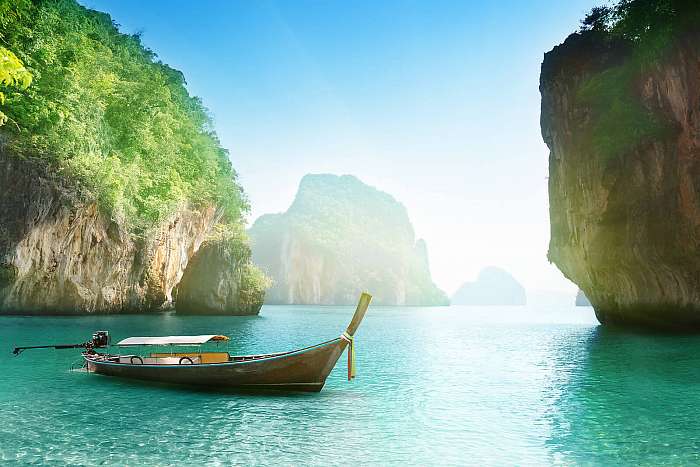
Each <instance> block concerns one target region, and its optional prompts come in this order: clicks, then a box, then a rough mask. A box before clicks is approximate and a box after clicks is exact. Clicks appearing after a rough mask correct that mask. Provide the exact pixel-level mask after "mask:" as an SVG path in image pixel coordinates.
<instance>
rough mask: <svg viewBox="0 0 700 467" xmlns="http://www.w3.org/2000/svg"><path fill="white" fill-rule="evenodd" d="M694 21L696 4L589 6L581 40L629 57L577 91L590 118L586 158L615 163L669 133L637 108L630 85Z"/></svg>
mask: <svg viewBox="0 0 700 467" xmlns="http://www.w3.org/2000/svg"><path fill="white" fill-rule="evenodd" d="M699 20H700V2H699V1H697V0H621V1H619V2H618V3H616V4H615V5H614V6H609V7H608V6H601V7H595V8H593V9H592V10H591V12H590V13H589V14H588V15H587V16H586V17H585V19H584V20H583V21H582V25H581V35H582V36H586V37H587V38H588V39H590V40H592V41H593V42H595V43H599V44H606V43H608V44H618V45H619V44H620V43H622V44H626V45H627V46H628V48H627V49H628V50H629V51H630V52H631V53H630V54H629V56H628V57H627V58H626V59H625V61H624V62H623V63H621V64H620V65H617V66H614V67H611V68H608V69H606V70H603V71H601V72H600V73H596V74H594V75H593V76H591V77H590V78H588V79H587V80H586V81H584V82H583V83H582V84H581V86H580V88H579V91H578V94H577V98H578V99H580V101H581V102H582V103H585V104H587V105H588V106H589V108H590V109H591V110H592V115H593V116H594V118H593V119H592V120H591V121H590V125H589V130H590V133H589V134H588V135H587V137H586V138H585V141H586V143H584V144H586V145H587V146H589V149H590V151H591V152H592V153H594V154H598V155H599V156H600V157H601V158H602V159H603V160H604V161H605V162H611V161H615V160H617V159H619V158H621V157H624V156H625V154H627V153H629V152H630V151H631V150H632V149H634V148H635V147H637V146H638V145H639V144H642V143H645V142H649V141H652V140H655V139H658V138H659V137H661V136H663V135H664V134H666V133H667V132H669V131H673V129H672V128H669V127H668V126H667V125H665V124H664V123H663V119H662V118H659V116H657V115H654V114H653V113H652V112H650V111H649V110H648V109H646V108H645V107H644V106H643V105H641V103H640V99H639V97H638V92H639V91H638V89H637V87H636V82H637V80H638V77H639V76H640V72H642V71H643V70H645V69H648V67H649V65H650V64H653V63H654V62H655V61H656V60H657V59H658V58H659V57H662V56H663V53H664V51H666V50H668V49H669V47H670V46H671V45H672V44H673V43H674V41H675V40H676V39H677V38H679V37H681V36H682V34H683V33H684V32H686V31H688V30H689V29H690V28H693V27H697V25H698V24H699V23H700V21H699ZM617 49H618V50H620V49H621V48H620V47H617Z"/></svg>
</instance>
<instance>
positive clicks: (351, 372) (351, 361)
mask: <svg viewBox="0 0 700 467" xmlns="http://www.w3.org/2000/svg"><path fill="white" fill-rule="evenodd" d="M340 338H341V339H343V340H344V341H345V342H347V343H348V344H349V345H350V348H349V349H348V381H351V380H352V379H353V378H355V373H356V370H357V369H356V367H355V337H354V336H351V335H350V334H348V332H347V331H345V332H344V333H343V334H342V335H341V336H340Z"/></svg>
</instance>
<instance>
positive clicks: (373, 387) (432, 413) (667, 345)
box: [0, 306, 700, 465]
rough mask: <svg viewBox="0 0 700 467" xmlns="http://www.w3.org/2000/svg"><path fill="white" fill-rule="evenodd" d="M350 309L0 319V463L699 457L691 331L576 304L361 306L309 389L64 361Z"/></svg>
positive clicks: (309, 332) (256, 336)
mask: <svg viewBox="0 0 700 467" xmlns="http://www.w3.org/2000/svg"><path fill="white" fill-rule="evenodd" d="M352 312H353V308H352V307H301V306H299V307H297V306H287V307H284V306H265V307H264V308H263V310H262V312H261V315H260V316H257V317H195V316H176V315H174V314H171V313H165V314H156V315H150V316H144V315H138V316H133V315H131V316H86V317H58V318H46V317H17V316H13V317H2V318H0V344H1V345H2V353H0V368H1V369H2V378H1V379H0V463H5V464H14V463H17V464H24V463H36V464H42V465H47V464H48V465H51V464H58V465H63V464H66V463H69V464H81V465H83V464H84V465H92V464H97V465H104V464H106V465H124V464H130V465H138V464H148V465H154V464H157V465H192V464H205V463H206V464H208V465H217V464H232V463H233V464H241V465H261V464H276V465H341V464H347V463H349V462H352V463H354V464H358V465H361V464H373V465H399V464H411V465H465V464H468V465H484V464H489V465H513V464H518V465H524V464H532V465H549V464H552V463H560V464H572V463H586V464H598V465H611V464H616V465H620V464H625V465H627V464H629V465H632V464H645V465H659V464H665V463H667V464H673V465H678V464H697V463H698V462H700V417H698V416H697V407H699V406H700V337H693V336H653V335H640V334H633V333H626V332H621V331H611V330H604V329H602V328H600V327H599V326H597V323H596V321H595V318H594V316H593V312H592V310H591V309H590V308H586V307H578V308H575V307H564V308H537V307H517V308H516V307H514V308H508V307H445V308H392V307H371V308H370V311H369V312H368V315H367V317H366V318H365V321H364V322H363V324H362V326H361V328H360V330H359V332H358V334H357V338H356V343H357V351H358V354H357V365H358V377H357V379H356V380H355V381H353V382H347V381H346V367H345V365H346V363H345V357H342V358H341V360H340V361H339V363H338V365H337V367H336V368H335V370H334V371H333V373H332V374H331V376H330V377H329V379H328V381H327V384H326V387H325V388H324V390H323V391H322V392H321V393H318V394H296V393H279V394H277V393H265V394H237V393H227V394H220V393H215V392H211V391H196V390H189V389H182V388H176V387H171V386H162V385H151V384H146V383H139V382H131V381H125V380H119V379H115V378H109V377H104V376H99V375H94V374H86V373H81V372H71V371H69V368H70V365H71V363H72V362H74V361H78V360H79V352H78V351H73V350H61V351H55V350H45V351H41V350H37V351H27V352H25V353H24V354H22V355H21V356H20V357H12V356H11V355H10V350H11V347H12V346H13V345H15V344H17V345H20V344H33V343H53V342H55V343H72V342H82V341H84V340H86V339H87V338H88V337H89V336H90V335H91V333H92V332H93V331H94V330H97V329H108V330H109V331H110V332H111V334H112V335H113V338H114V339H115V340H116V339H120V338H123V337H127V336H131V335H168V334H199V333H201V334H205V333H206V334H209V333H223V334H227V335H229V336H231V338H232V344H231V347H230V350H231V351H232V352H235V353H254V352H271V351H282V350H288V349H292V348H295V347H302V346H305V345H309V344H313V343H316V342H320V341H323V340H326V339H328V338H331V337H333V336H335V335H338V334H340V332H342V331H343V329H344V328H345V326H346V325H347V323H348V321H349V319H350V317H351V315H352Z"/></svg>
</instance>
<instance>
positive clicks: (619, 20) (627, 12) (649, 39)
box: [581, 0, 700, 46]
mask: <svg viewBox="0 0 700 467" xmlns="http://www.w3.org/2000/svg"><path fill="white" fill-rule="evenodd" d="M698 20H700V2H698V1H697V0H620V1H619V2H618V3H617V4H615V5H614V6H610V7H608V6H599V7H594V8H593V9H592V10H591V11H590V13H588V15H586V17H585V18H584V19H583V21H581V31H600V32H607V33H609V34H610V35H612V36H614V37H617V38H622V39H627V40H630V41H633V42H636V43H643V44H644V45H646V46H649V45H653V43H654V42H658V41H659V39H660V38H661V37H669V36H674V35H677V34H679V33H681V32H683V31H684V30H686V29H687V28H688V27H691V26H693V25H697V22H698Z"/></svg>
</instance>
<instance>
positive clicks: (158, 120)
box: [0, 0, 248, 231]
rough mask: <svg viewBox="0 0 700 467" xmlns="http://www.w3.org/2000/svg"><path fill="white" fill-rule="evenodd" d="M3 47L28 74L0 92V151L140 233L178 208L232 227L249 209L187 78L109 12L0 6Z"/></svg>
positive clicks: (1, 2) (48, 5)
mask: <svg viewBox="0 0 700 467" xmlns="http://www.w3.org/2000/svg"><path fill="white" fill-rule="evenodd" d="M0 40H2V43H3V45H5V46H7V48H8V49H9V50H12V51H13V52H14V53H15V54H16V57H17V58H18V61H21V62H23V63H24V66H25V67H26V69H27V71H28V72H29V73H31V75H33V77H34V79H33V82H32V86H31V87H29V88H28V89H27V90H26V91H24V92H16V91H14V90H12V91H11V90H9V89H8V92H7V93H6V98H7V104H8V107H7V109H6V110H5V112H6V113H7V116H8V117H9V118H11V119H12V120H13V121H14V122H16V125H6V126H4V127H3V136H4V138H3V139H4V140H5V142H6V145H5V148H6V151H5V155H13V156H16V157H24V158H29V157H30V158H36V159H40V160H43V161H45V162H46V163H47V164H49V165H51V166H52V167H55V172H56V173H58V174H60V176H63V177H66V178H69V179H72V180H74V181H75V182H76V184H77V185H79V186H81V187H82V191H83V192H85V193H88V194H90V195H91V196H93V197H94V198H96V199H97V200H98V202H99V205H100V207H101V208H102V209H103V210H104V211H105V212H106V213H108V214H109V215H111V216H113V217H114V218H117V219H122V220H123V221H125V223H126V224H127V225H130V226H132V227H133V228H134V229H135V230H136V231H143V230H145V229H148V228H150V227H151V226H153V225H156V224H157V223H158V222H160V221H162V220H163V219H165V218H167V216H168V215H169V214H170V213H172V212H173V210H174V209H176V207H177V206H180V205H183V204H192V205H195V206H198V205H217V206H218V207H220V208H222V211H223V212H224V215H225V221H227V222H234V223H237V222H240V220H241V217H242V215H244V214H245V213H246V212H247V211H248V204H247V200H246V198H245V195H244V193H243V191H242V189H241V187H240V186H239V184H238V182H237V174H236V172H235V171H234V170H233V168H232V167H231V163H230V161H229V158H228V152H227V151H226V150H225V149H224V148H222V147H221V144H220V143H219V140H218V138H217V136H216V134H215V133H214V131H213V125H212V122H211V118H210V117H209V115H208V112H207V110H206V109H205V108H204V106H203V105H202V102H201V100H200V99H198V98H196V97H192V96H190V95H189V93H188V91H187V89H186V87H185V84H186V83H185V79H184V77H183V75H182V73H180V72H179V71H177V70H174V69H172V68H170V67H169V66H167V65H166V64H164V63H162V62H161V61H159V60H158V59H157V56H156V54H155V53H154V52H152V51H151V50H149V49H147V48H146V47H144V46H143V45H142V44H141V39H140V37H139V36H138V35H126V34H122V33H120V32H119V30H118V27H117V25H116V24H115V23H114V22H113V21H112V19H111V18H110V17H109V15H107V14H105V13H101V12H98V11H94V10H89V9H87V8H84V7H82V6H80V5H79V4H78V3H77V2H76V1H75V0H47V1H41V2H31V1H27V0H0ZM19 82H20V83H27V80H26V78H23V79H21V80H20V81H19Z"/></svg>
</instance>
